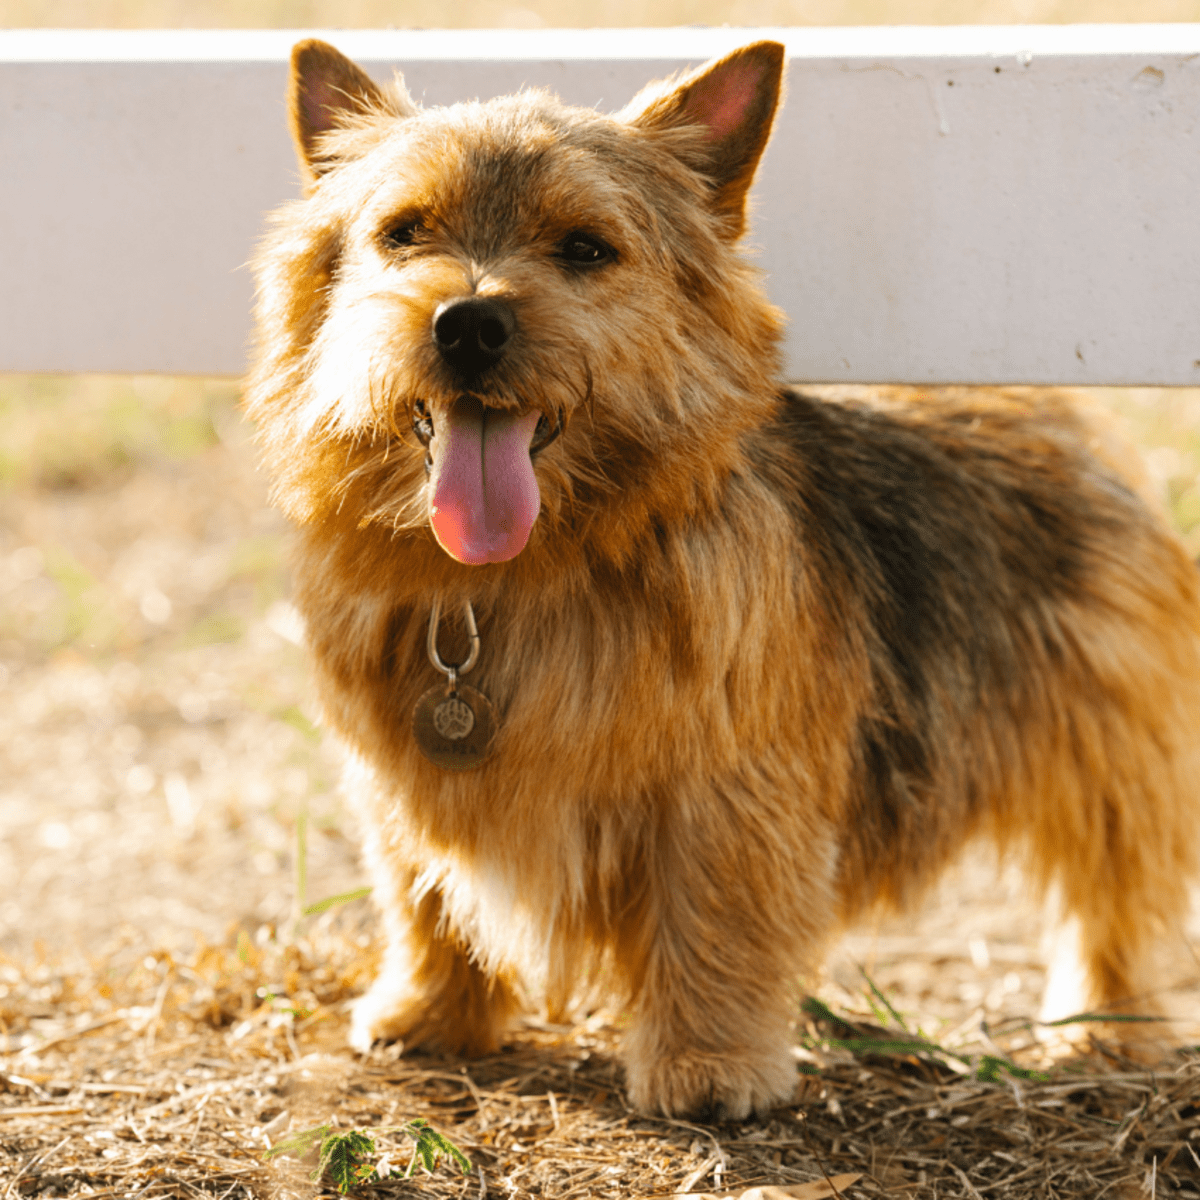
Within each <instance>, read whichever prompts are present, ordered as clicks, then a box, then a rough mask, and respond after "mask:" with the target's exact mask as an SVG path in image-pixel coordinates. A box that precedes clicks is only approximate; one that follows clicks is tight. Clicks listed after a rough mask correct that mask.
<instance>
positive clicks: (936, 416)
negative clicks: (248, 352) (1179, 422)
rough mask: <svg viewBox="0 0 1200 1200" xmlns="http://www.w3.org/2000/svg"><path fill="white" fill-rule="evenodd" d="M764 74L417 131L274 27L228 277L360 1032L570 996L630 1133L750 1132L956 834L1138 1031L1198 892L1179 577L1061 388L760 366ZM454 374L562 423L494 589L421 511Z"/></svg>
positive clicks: (743, 72) (759, 61)
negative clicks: (295, 625)
mask: <svg viewBox="0 0 1200 1200" xmlns="http://www.w3.org/2000/svg"><path fill="white" fill-rule="evenodd" d="M781 70H782V50H781V48H780V47H778V46H776V45H774V44H772V43H758V44H756V45H754V46H750V47H746V48H745V49H743V50H741V51H738V52H737V53H736V54H734V55H731V56H729V57H727V58H726V59H723V60H720V61H719V62H717V63H714V64H710V65H709V66H707V67H705V68H702V69H701V70H699V71H697V72H694V73H692V74H691V75H689V76H686V77H684V78H682V79H680V80H676V81H674V82H671V83H668V84H659V85H654V86H653V87H652V88H650V89H648V90H647V92H646V93H644V94H643V96H642V97H640V98H639V99H638V100H635V101H634V102H633V103H632V104H631V105H630V106H629V107H628V108H627V109H626V110H625V111H624V112H623V113H621V114H619V115H618V116H617V117H607V116H603V115H600V114H597V113H594V112H591V111H587V110H580V109H571V108H566V107H564V106H562V105H561V104H559V103H558V102H557V101H556V100H555V99H553V98H552V97H550V96H548V95H546V94H544V93H540V92H526V93H522V94H521V95H518V96H514V97H507V98H503V99H499V100H493V101H490V102H488V103H486V104H478V103H471V104H461V105H456V106H454V107H452V108H448V109H433V110H429V111H418V110H416V109H415V108H414V107H413V105H412V102H411V101H410V100H409V99H408V98H407V96H406V95H405V94H404V93H403V89H402V86H401V85H399V84H397V86H396V89H394V90H387V89H382V88H379V87H378V86H377V85H375V84H373V83H371V82H370V80H369V79H367V77H366V76H365V75H363V74H362V72H360V71H358V69H357V68H355V67H353V66H352V65H351V64H349V63H347V62H346V61H345V60H344V59H341V57H340V56H339V55H337V53H336V51H333V50H332V49H331V48H329V47H326V46H323V45H321V44H320V43H312V42H309V43H303V44H301V46H299V47H297V50H296V54H295V57H294V64H293V83H292V110H291V111H292V121H293V129H294V132H295V135H296V138H297V143H298V146H299V149H300V152H301V160H302V163H303V165H304V169H305V172H306V175H307V177H308V179H309V182H310V191H309V195H308V196H307V198H306V199H304V200H303V201H300V202H297V203H295V204H292V205H290V206H288V207H287V208H285V209H284V210H282V211H281V212H280V213H279V214H278V216H277V218H276V221H275V226H274V230H273V232H272V233H271V234H270V236H269V238H268V239H267V241H266V243H265V244H264V246H263V249H262V252H261V254H260V255H259V258H258V263H257V269H258V278H259V284H260V304H259V329H260V337H261V352H260V356H259V361H258V365H257V367H256V369H255V371H254V373H253V375H252V378H251V381H250V389H249V393H248V395H249V399H248V407H249V411H250V413H251V415H252V417H253V418H254V420H255V421H256V422H257V423H258V426H259V430H260V436H261V440H262V445H263V448H264V452H265V456H266V461H267V463H268V465H269V467H270V469H271V471H272V474H273V476H274V480H275V497H276V500H277V502H278V503H279V504H280V505H281V506H282V507H283V509H284V510H285V511H286V512H288V513H289V514H290V515H291V516H292V517H293V518H294V519H295V520H296V521H297V522H298V524H299V526H300V543H299V553H298V558H297V562H296V589H297V602H298V604H299V606H300V607H301V609H302V611H303V613H304V615H305V617H306V620H307V623H308V636H309V642H310V645H311V649H312V653H313V656H314V661H315V665H316V670H317V675H318V680H319V684H320V688H321V694H322V697H323V701H324V706H325V713H326V720H327V723H328V725H329V726H330V727H331V728H332V729H333V730H334V731H336V733H337V734H338V735H339V736H340V737H341V738H342V739H344V740H345V742H346V743H347V744H348V746H349V747H350V749H351V750H352V752H353V755H354V763H353V767H352V770H351V774H350V778H349V781H348V786H349V789H350V793H351V795H352V796H353V797H354V799H355V802H356V804H357V805H358V807H359V810H360V813H361V817H362V821H363V828H364V832H365V840H366V855H367V859H368V862H369V864H370V867H371V870H372V872H373V875H374V879H375V884H376V891H375V896H376V899H377V901H378V903H379V906H380V909H381V911H382V913H383V916H384V920H385V924H386V928H387V934H388V939H389V949H388V953H387V958H386V960H385V964H384V968H383V970H382V972H381V975H380V978H379V980H378V982H377V983H376V985H375V987H374V988H373V989H372V991H371V992H370V993H369V994H368V995H367V996H366V997H365V998H364V999H363V1000H362V1001H361V1002H360V1005H359V1007H358V1010H357V1014H356V1019H355V1028H354V1033H353V1038H354V1041H355V1043H356V1044H357V1045H360V1046H367V1045H369V1044H370V1043H371V1042H372V1041H373V1040H374V1039H376V1038H388V1039H400V1040H402V1041H403V1042H404V1043H405V1044H406V1045H416V1044H419V1043H432V1044H439V1045H441V1046H442V1047H444V1048H446V1049H449V1050H454V1051H462V1052H466V1053H479V1052H483V1051H487V1050H490V1049H492V1048H494V1047H495V1046H496V1045H497V1044H498V1043H499V1041H500V1039H501V1037H502V1034H503V1029H504V1021H505V1019H506V1018H507V1017H508V1016H509V1014H510V1013H511V1012H512V1011H513V1009H514V1007H515V1005H516V1004H517V1001H518V997H519V996H520V995H521V994H522V992H523V991H524V993H525V994H528V993H534V994H542V995H544V996H545V997H546V999H547V1003H548V1004H550V1005H551V1006H552V1007H555V1008H559V1007H562V1006H563V1005H565V1004H566V1003H568V1002H569V1000H570V997H571V996H572V995H573V994H576V993H577V992H578V991H579V989H581V988H583V987H585V986H598V987H601V988H602V989H604V990H605V991H606V992H607V993H608V994H609V995H610V996H612V997H614V998H615V999H616V1000H617V1002H618V1003H623V1004H625V1005H626V1006H627V1007H628V1010H629V1011H630V1013H631V1016H632V1020H631V1024H630V1028H629V1032H628V1035H627V1037H626V1040H625V1057H626V1062H627V1067H628V1086H629V1091H630V1096H631V1099H632V1101H633V1102H634V1103H635V1104H636V1105H637V1106H639V1107H641V1108H644V1109H658V1110H662V1111H665V1112H667V1113H674V1114H685V1113H689V1114H705V1113H707V1114H709V1115H726V1116H731V1117H741V1116H744V1115H746V1114H747V1113H748V1112H750V1111H751V1110H753V1109H763V1108H765V1107H768V1106H770V1105H772V1104H774V1103H777V1102H780V1101H785V1100H787V1099H788V1098H789V1096H790V1095H791V1092H792V1089H793V1086H794V1074H793V1064H792V1059H791V1056H790V1054H789V1020H790V1018H791V1016H792V1014H793V1011H794V1008H793V1004H794V989H795V986H796V981H797V979H798V978H800V977H802V976H803V975H804V974H805V973H806V972H809V971H811V970H812V968H813V967H814V966H815V965H816V964H817V963H818V962H819V960H820V954H821V950H822V947H823V945H824V944H825V943H826V941H827V940H828V939H829V937H830V936H831V935H832V934H834V933H835V932H836V930H837V929H838V928H839V927H841V926H842V925H843V924H844V923H845V922H848V921H851V920H853V919H855V918H856V917H858V916H860V915H861V914H862V913H863V912H865V911H866V910H868V909H870V908H871V907H872V906H875V905H877V904H880V903H886V904H901V903H904V902H906V901H909V900H911V899H912V898H913V897H914V896H915V895H917V894H918V893H919V892H920V890H921V888H923V887H924V886H925V885H926V884H927V883H928V882H929V881H930V879H931V878H932V877H933V876H934V875H935V874H936V872H937V870H938V869H939V868H940V867H941V866H942V865H943V864H944V863H945V862H946V861H947V860H948V859H949V858H950V856H951V855H953V854H954V853H956V852H957V851H958V849H959V848H961V846H962V845H963V844H964V842H965V841H966V840H967V839H968V838H970V837H972V836H974V835H976V834H987V835H990V836H992V837H994V838H995V839H997V840H998V842H999V843H1000V844H1001V845H1002V846H1003V847H1005V848H1007V849H1009V850H1010V851H1011V852H1013V853H1016V854H1021V855H1023V856H1024V857H1025V859H1026V861H1027V862H1028V864H1029V866H1030V867H1031V869H1032V871H1033V874H1034V876H1035V878H1036V879H1037V880H1038V882H1039V883H1041V884H1043V885H1044V886H1047V887H1049V886H1055V887H1057V888H1059V889H1060V890H1061V893H1062V896H1063V903H1064V909H1065V912H1066V914H1067V915H1068V916H1071V917H1073V918H1075V919H1077V920H1078V921H1079V923H1080V925H1079V927H1080V931H1081V936H1080V949H1081V953H1082V955H1083V959H1084V963H1085V966H1086V968H1087V970H1088V973H1089V974H1088V978H1089V980H1090V987H1091V994H1090V995H1089V996H1087V997H1085V999H1086V1001H1087V1002H1088V1003H1089V1004H1091V1005H1092V1006H1094V1007H1097V1008H1102V1009H1105V1010H1110V1011H1117V1010H1120V1009H1122V1008H1124V1009H1126V1010H1134V1011H1139V1012H1141V1011H1146V1010H1147V1008H1148V1007H1150V1006H1152V994H1153V991H1154V980H1153V978H1151V977H1149V975H1148V974H1147V967H1146V953H1147V950H1148V948H1149V946H1150V944H1151V942H1152V939H1153V936H1154V935H1155V934H1156V933H1157V932H1158V931H1159V930H1161V929H1162V928H1163V927H1165V926H1169V925H1171V924H1173V923H1176V922H1177V921H1178V920H1179V918H1180V914H1181V913H1182V912H1183V911H1184V908H1185V905H1186V883H1187V880H1188V879H1189V878H1190V877H1192V876H1193V875H1194V873H1195V869H1196V866H1197V849H1196V844H1197V839H1196V837H1195V833H1194V831H1195V825H1196V816H1197V805H1196V801H1195V795H1194V787H1193V783H1192V781H1193V780H1194V779H1195V778H1196V775H1195V767H1196V757H1195V741H1196V739H1195V736H1194V731H1195V729H1196V726H1197V719H1198V717H1200V599H1198V596H1197V582H1198V579H1197V572H1196V569H1195V567H1194V566H1193V564H1192V563H1190V562H1189V561H1188V560H1187V558H1186V557H1185V555H1184V554H1183V552H1182V550H1181V549H1180V547H1179V545H1178V544H1177V542H1176V541H1175V540H1174V539H1173V537H1172V536H1171V534H1170V533H1169V532H1168V531H1167V529H1166V528H1165V525H1164V523H1163V521H1162V519H1161V517H1160V516H1159V515H1158V514H1156V513H1155V512H1152V511H1151V510H1150V508H1149V507H1147V505H1145V504H1144V503H1143V502H1142V501H1140V500H1139V499H1138V498H1137V496H1136V495H1135V494H1134V492H1133V491H1132V490H1131V488H1130V487H1129V486H1127V485H1126V483H1125V482H1124V481H1123V480H1122V479H1121V478H1120V476H1119V475H1118V474H1116V473H1115V472H1114V470H1113V466H1114V463H1115V461H1116V460H1115V459H1114V454H1113V452H1112V451H1111V450H1110V449H1107V448H1106V447H1108V446H1109V443H1108V441H1107V440H1105V439H1101V440H1099V441H1098V440H1097V439H1098V438H1099V437H1100V435H1099V434H1097V433H1096V432H1095V430H1094V428H1093V427H1092V426H1091V425H1089V424H1088V423H1087V421H1086V420H1085V419H1084V418H1083V417H1082V416H1081V415H1080V411H1079V409H1078V408H1077V406H1075V405H1074V404H1073V402H1072V401H1071V400H1070V398H1069V397H1066V396H1064V395H1062V394H1058V393H1055V394H1050V395H1047V396H1038V395H1030V394H1026V393H1020V392H1016V391H1012V392H998V393H992V394H980V393H978V392H973V391H969V390H963V391H948V392H945V393H941V394H938V393H918V392H913V391H876V392H874V393H867V394H863V395H861V396H858V397H854V396H846V397H843V398H840V399H839V398H829V397H825V398H819V397H812V396H803V395H799V394H794V393H791V392H789V391H787V390H786V389H784V388H783V387H782V386H781V384H780V383H779V381H778V375H779V361H780V360H779V332H780V327H781V322H782V319H781V316H780V314H779V313H778V312H777V311H775V310H774V309H772V308H771V307H770V305H768V304H767V302H766V301H765V299H764V297H763V295H762V292H761V289H760V285H759V281H758V277H757V273H756V272H755V271H754V270H753V269H752V268H751V267H750V266H749V265H748V264H747V263H746V262H745V260H744V259H743V258H741V257H740V256H739V253H738V249H737V239H738V236H739V235H740V233H741V231H742V228H743V224H744V210H745V197H746V192H747V189H748V187H749V184H750V182H751V179H752V176H753V172H754V168H755V165H756V163H757V160H758V157H759V155H760V153H761V151H762V149H763V147H764V145H765V143H766V140H767V136H768V134H769V131H770V125H771V121H772V118H773V114H774V111H775V106H776V99H777V96H778V88H779V79H780V74H781ZM314 97H315V99H314ZM578 233H583V234H586V235H587V236H588V237H589V238H592V239H599V242H600V243H602V244H603V246H604V247H607V249H608V251H611V253H610V254H609V256H608V257H607V258H603V255H602V259H603V261H600V262H599V263H598V265H584V266H580V265H579V264H578V263H576V262H574V261H573V260H570V253H573V252H574V251H573V250H571V246H572V243H571V238H572V237H574V236H575V235H576V234H578ZM460 297H486V298H492V299H496V300H497V301H498V302H500V303H502V304H504V305H507V306H508V309H509V311H511V312H512V313H514V314H515V322H516V326H515V328H516V333H515V336H514V337H513V339H512V341H511V343H510V344H509V345H508V346H507V347H506V348H505V350H504V353H503V356H502V357H500V358H499V359H498V361H496V362H495V363H494V364H493V365H490V366H489V367H488V368H487V369H485V370H480V371H479V372H477V373H476V374H474V375H472V377H471V378H470V379H467V380H466V381H465V382H464V380H463V379H462V378H460V377H458V376H456V375H455V374H454V372H453V371H451V370H449V369H448V367H447V364H446V362H445V361H443V358H442V356H440V354H439V351H438V349H437V347H436V346H435V345H434V339H433V338H432V336H431V323H432V322H433V321H434V319H435V314H436V313H437V311H438V306H439V305H441V304H443V303H444V302H446V301H449V300H454V299H456V298H460ZM464 394H470V395H472V396H475V397H477V398H478V399H479V400H480V401H482V402H483V404H484V405H485V406H486V408H487V411H489V412H498V413H503V412H505V411H514V412H529V411H531V410H537V411H538V412H540V413H541V414H543V416H544V417H546V418H547V419H549V420H550V421H551V423H552V421H553V420H554V419H555V418H558V417H561V418H562V420H563V423H564V426H565V428H564V432H563V433H562V436H561V437H559V438H558V440H557V441H554V442H553V443H552V444H550V445H549V446H548V447H547V448H546V449H545V450H544V451H542V452H541V453H540V454H539V455H538V456H537V458H536V476H537V480H538V484H539V487H540V492H541V506H542V507H541V513H540V515H539V516H538V518H537V520H536V523H535V524H534V525H533V527H532V532H531V534H530V535H529V540H528V544H527V545H526V546H525V547H524V549H523V550H521V551H520V553H518V554H516V556H515V557H512V558H511V559H509V560H508V561H502V562H489V563H485V564H483V565H479V566H468V565H465V564H464V563H462V562H459V561H456V560H455V559H454V558H452V557H451V556H450V555H449V554H448V553H447V552H445V551H444V550H443V549H442V548H441V546H440V545H439V544H438V542H437V541H435V539H434V536H433V534H432V532H431V529H430V518H429V498H428V488H427V484H426V474H425V469H424V460H425V451H424V448H423V447H422V445H421V444H420V443H419V442H418V440H417V437H416V436H415V435H414V432H413V429H412V426H411V423H412V421H413V417H414V413H415V412H418V413H419V412H420V411H421V409H420V407H419V406H420V405H424V406H425V407H426V409H427V411H428V413H429V414H430V419H431V421H432V424H433V428H435V429H439V428H445V426H444V425H443V422H444V421H445V420H447V419H448V413H449V412H450V411H451V406H453V405H455V404H456V403H457V402H458V401H459V398H460V397H461V396H462V395H464ZM435 599H438V600H440V601H441V603H442V607H443V612H444V614H445V616H444V618H443V621H442V635H441V641H440V646H441V651H442V654H443V657H445V658H447V659H454V660H461V659H462V658H464V657H465V656H466V650H467V643H466V638H465V633H464V630H463V626H462V622H461V619H460V618H459V615H458V614H459V613H460V611H461V606H462V602H463V601H465V600H469V601H470V602H471V603H472V605H473V606H474V611H475V613H476V615H477V618H478V622H479V629H480V633H481V637H482V653H481V656H480V659H479V663H478V665H477V666H476V667H475V669H474V672H473V674H472V675H471V677H470V680H469V682H470V683H472V684H473V685H475V686H476V687H478V688H479V689H480V690H481V691H483V692H484V693H485V694H486V695H488V696H489V697H490V699H491V701H492V703H493V704H494V706H495V708H496V710H497V712H498V713H499V716H500V722H501V724H500V733H499V735H498V737H497V740H496V743H495V753H494V755H493V756H492V757H491V758H490V759H489V760H488V761H487V762H486V763H484V764H483V765H482V766H480V767H479V768H477V769H476V770H473V771H466V772H446V771H443V770H441V769H439V768H438V767H435V766H433V765H432V764H431V763H429V762H428V761H426V760H425V759H424V758H423V757H422V756H421V754H420V753H419V751H418V749H417V746H416V745H415V743H414V740H413V737H412V733H411V728H410V719H411V714H412V712H413V709H414V706H415V705H416V703H417V700H418V698H419V697H420V696H421V695H422V693H424V692H425V691H427V690H428V689H430V688H431V687H433V686H435V685H436V684H438V682H439V680H440V679H441V677H440V676H439V675H438V674H437V673H436V672H435V671H434V670H433V668H432V667H431V666H430V664H429V661H428V659H427V657H426V651H425V635H426V628H427V624H428V620H429V614H430V608H431V605H432V603H433V602H434V600H435Z"/></svg>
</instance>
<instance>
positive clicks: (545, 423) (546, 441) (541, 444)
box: [412, 400, 563, 475]
mask: <svg viewBox="0 0 1200 1200" xmlns="http://www.w3.org/2000/svg"><path fill="white" fill-rule="evenodd" d="M412 413H413V417H412V430H413V433H415V434H416V435H417V441H419V442H420V443H421V445H422V446H424V447H425V450H426V454H425V474H426V475H428V474H429V472H430V471H431V470H432V469H433V457H432V455H431V454H430V453H429V446H430V443H431V442H432V441H433V438H434V428H433V417H432V416H431V415H430V412H429V408H428V406H427V405H426V403H425V401H424V400H414V401H413V406H412ZM562 431H563V413H562V409H561V408H560V409H559V410H558V411H557V412H556V413H555V414H554V421H553V423H551V421H550V418H549V417H547V416H546V414H545V413H542V415H541V416H540V417H539V418H538V423H537V425H535V426H534V430H533V441H532V442H531V443H530V445H529V455H530V457H531V458H535V457H536V456H537V455H539V454H541V452H542V451H543V450H545V448H546V447H547V446H549V445H550V443H551V442H553V441H556V440H557V439H558V437H559V436H560V435H561V434H562Z"/></svg>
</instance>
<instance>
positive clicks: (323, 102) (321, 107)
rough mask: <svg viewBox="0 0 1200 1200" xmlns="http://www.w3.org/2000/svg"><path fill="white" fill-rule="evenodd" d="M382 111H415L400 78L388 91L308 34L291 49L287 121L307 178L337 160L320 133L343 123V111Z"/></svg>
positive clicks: (401, 113)
mask: <svg viewBox="0 0 1200 1200" xmlns="http://www.w3.org/2000/svg"><path fill="white" fill-rule="evenodd" d="M379 111H383V112H391V113H394V114H395V115H396V116H411V115H412V113H414V112H415V111H416V108H415V106H414V105H413V103H412V101H411V100H409V99H408V96H407V94H406V93H405V92H404V88H403V85H402V84H400V83H399V81H397V87H396V88H395V89H394V90H392V91H385V90H384V89H383V88H381V87H380V86H379V84H377V83H376V82H375V81H374V80H373V79H372V78H371V77H370V76H369V75H368V74H367V73H366V72H365V71H364V70H363V69H362V68H361V67H359V66H356V65H355V64H354V63H352V62H351V61H350V60H349V59H348V58H347V57H346V56H345V55H344V54H342V53H341V52H340V51H338V50H335V49H334V48H333V47H332V46H331V45H329V44H328V43H327V42H320V41H317V40H316V39H315V38H310V39H309V40H307V41H304V42H298V43H297V44H296V45H295V46H294V47H293V48H292V72H291V77H290V79H289V80H288V123H289V125H290V126H291V130H292V138H293V140H294V141H295V143H296V152H297V154H298V155H299V156H300V168H301V170H302V171H303V172H304V173H305V176H306V177H307V179H308V182H309V183H313V182H315V180H316V179H317V177H318V176H320V175H321V174H322V173H323V172H325V171H327V170H328V169H329V168H330V167H331V166H332V165H333V160H332V159H331V158H330V157H329V156H328V155H327V154H325V153H324V152H323V149H322V145H321V136H322V135H323V134H326V133H329V132H331V131H332V130H335V129H338V128H340V127H341V125H342V118H343V117H344V116H347V115H355V114H365V113H368V112H379Z"/></svg>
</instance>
